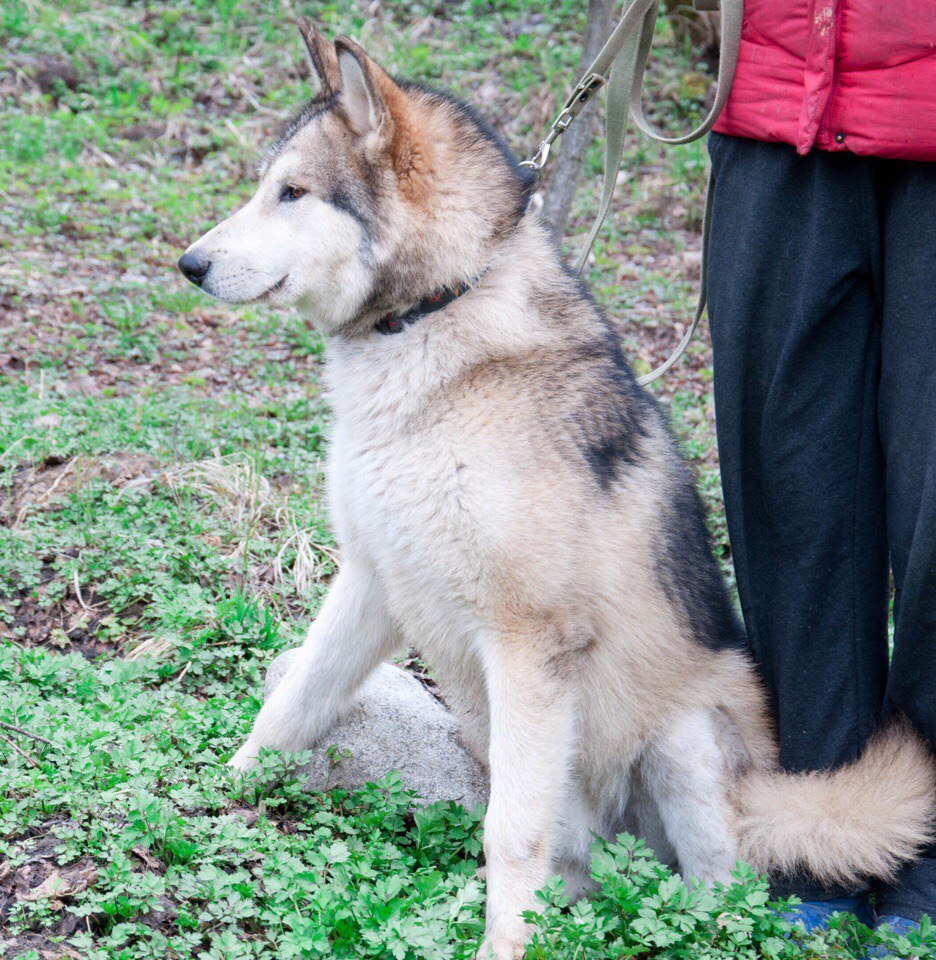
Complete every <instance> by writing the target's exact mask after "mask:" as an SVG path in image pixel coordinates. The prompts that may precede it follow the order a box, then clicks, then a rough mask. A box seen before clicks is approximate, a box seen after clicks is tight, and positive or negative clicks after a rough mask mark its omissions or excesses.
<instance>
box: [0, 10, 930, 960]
mask: <svg viewBox="0 0 936 960" xmlns="http://www.w3.org/2000/svg"><path fill="white" fill-rule="evenodd" d="M299 13H306V14H309V15H311V16H313V17H314V18H315V19H316V20H317V21H318V22H319V23H320V24H322V25H323V26H324V28H325V29H326V30H327V31H329V32H331V33H333V34H337V33H340V32H346V33H349V34H351V35H353V36H357V37H360V38H361V39H362V40H363V42H364V43H365V44H366V45H367V46H368V47H369V48H370V49H371V50H372V52H373V53H374V54H375V55H376V56H378V57H379V58H381V59H382V60H383V61H384V62H385V63H386V64H387V65H388V66H390V67H391V68H392V69H395V70H397V71H398V72H400V73H402V74H406V75H410V76H415V77H418V78H421V79H425V80H428V81H430V82H437V83H440V84H443V85H445V86H447V87H450V88H452V89H454V90H455V91H456V92H458V93H460V94H462V95H464V96H466V97H469V98H470V99H471V100H472V101H473V102H474V103H475V104H476V105H477V106H478V107H479V108H480V109H481V111H482V112H483V113H485V114H486V115H487V116H488V117H490V118H491V119H492V121H493V122H495V123H496V124H497V126H498V127H499V128H500V129H501V130H502V132H503V133H504V134H505V136H506V137H507V138H508V140H509V141H510V143H511V144H512V145H513V146H514V148H515V149H517V150H518V152H522V153H527V152H529V150H530V149H531V148H532V146H533V145H534V143H535V142H536V141H537V139H538V137H539V135H540V132H541V131H542V129H543V128H544V126H545V125H546V123H547V122H548V121H549V119H551V117H552V116H553V115H554V113H555V109H556V103H557V101H558V100H560V99H561V98H562V96H563V95H564V91H565V89H566V87H567V86H568V84H569V83H570V81H571V78H572V73H573V71H574V67H575V63H576V60H577V56H578V48H577V44H578V41H579V36H580V33H581V30H582V27H583V17H584V4H583V3H579V2H572V0H562V2H560V3H553V4H541V3H534V2H532V0H503V2H496V3H495V2H489V0H453V2H450V3H446V4H438V3H434V2H432V3H430V2H425V0H401V2H394V3H391V2H375V3H363V2H362V3H358V2H355V0H331V2H324V3H320V2H312V3H310V4H307V5H305V6H303V7H302V9H300V8H299V7H295V6H293V5H290V4H282V5H280V4H275V5H274V4H271V3H264V2H261V0H247V2H234V0H225V2H220V3H212V2H208V0H189V2H183V0H170V2H167V3H160V4H150V3H127V4H108V3H103V2H100V0H69V2H67V3H51V2H43V0H4V2H3V3H2V4H0V50H2V53H3V56H2V58H0V129H2V131H3V132H2V135H0V200H2V202H0V956H4V957H28V958H30V960H47V958H58V957H61V958H81V960H105V958H107V960H145V958H146V960H149V958H152V960H156V958H159V960H163V958H176V960H190V958H199V960H203V958H204V960H239V958H256V960H288V958H293V957H297V958H298V957H302V958H305V957H310V958H314V957H337V958H357V957H362V958H363V957H368V958H381V960H383V958H394V960H418V958H425V960H436V958H438V960H448V958H452V960H456V958H471V957H472V956H473V954H474V951H475V950H476V949H477V945H478V942H479V937H480V934H481V931H482V918H483V901H484V880H483V877H482V876H480V875H479V873H478V868H479V866H481V863H482V855H481V849H482V848H481V818H482V811H481V810H477V809H476V810H464V809H461V808H459V807H457V806H455V805H451V804H449V805H444V804H443V805H436V806H434V807H431V808H428V809H427V808H421V807H419V806H418V805H414V802H413V801H414V798H413V796H412V795H411V794H410V793H409V792H408V791H407V789H406V785H405V784H404V783H401V782H400V780H399V777H398V776H396V775H394V774H393V773H392V772H391V773H389V774H388V776H387V777H386V778H385V779H384V780H383V781H382V782H381V783H379V784H375V785H371V786H368V787H366V788H364V789H362V790H360V791H358V792H356V793H353V794H350V793H348V792H344V791H332V792H330V793H327V794H317V795H307V794H304V793H303V792H302V791H301V790H300V789H299V785H298V780H297V774H296V771H297V768H298V766H299V764H300V763H301V760H302V757H301V756H300V757H283V756H278V755H273V754H271V755H269V756H266V757H265V758H264V760H263V763H262V764H261V767H260V769H259V770H257V771H255V772H253V773H251V774H250V775H247V776H235V775H233V774H231V773H230V772H229V771H228V770H227V769H226V768H225V767H224V765H223V764H224V761H225V760H226V759H227V758H228V757H229V756H230V755H231V753H232V752H233V750H234V749H235V746H236V745H237V744H238V742H239V741H240V740H241V739H242V738H243V737H244V736H245V734H246V733H247V731H248V729H249V726H250V723H251V721H252V719H253V717H254V716H255V714H256V712H257V710H258V709H259V706H260V700H259V696H260V689H261V681H262V676H263V673H264V670H265V668H266V666H267V665H268V664H269V662H270V661H271V660H272V658H273V657H274V656H275V655H276V654H277V653H278V652H280V651H282V650H283V649H285V648H287V647H289V646H293V645H295V644H297V643H298V642H300V641H301V637H302V634H303V631H304V628H305V626H306V624H307V623H308V622H309V620H310V619H311V618H312V617H314V615H315V613H316V611H317V609H318V606H319V604H320V602H321V598H322V595H323V592H324V588H325V584H326V583H327V581H328V578H329V577H330V576H331V574H332V573H333V572H334V569H335V566H336V563H337V562H338V560H339V558H338V554H337V551H336V548H335V545H334V543H333V542H332V540H331V536H330V534H329V531H328V526H327V516H326V512H325V508H324V506H323V503H322V466H321V460H322V456H323V452H324V444H325V439H324V438H325V436H326V435H327V426H328V410H327V407H326V405H325V403H324V401H323V399H322V397H321V395H320V389H319V382H320V380H319V373H320V365H321V357H322V350H323V345H322V343H321V341H320V340H319V338H318V336H317V335H316V334H315V333H314V332H312V331H310V330H309V329H307V328H306V326H305V325H304V324H303V323H302V322H301V319H300V318H298V317H297V316H294V315H284V314H274V313H271V312H269V311H267V310H265V309H261V308H250V307H246V308H239V309H236V310H235V309H229V308H227V307H224V306H222V305H219V304H217V303H214V302H211V301H209V300H208V299H207V298H205V297H203V296H202V295H201V294H200V293H199V292H198V291H194V290H192V289H191V288H190V287H188V286H186V285H185V283H184V281H183V280H182V279H181V278H180V277H178V276H177V275H176V273H175V272H174V267H173V265H174V263H175V260H176V259H177V257H178V255H179V252H180V250H181V249H183V248H184V246H185V245H186V244H187V243H188V242H189V241H190V240H191V239H192V238H193V237H196V236H198V235H199V234H200V233H201V232H203V230H204V229H205V228H206V227H207V226H208V225H210V224H211V223H213V222H216V221H217V220H218V219H219V218H220V217H221V216H223V215H224V214H225V213H226V212H228V211H230V210H232V209H233V208H235V207H236V206H237V205H238V204H239V203H240V202H242V201H243V200H244V199H245V198H246V197H247V196H248V195H249V193H250V189H251V180H252V170H253V168H254V165H255V163H256V161H257V160H258V159H259V156H260V153H261V144H262V143H263V141H264V140H265V139H266V138H267V137H268V136H270V135H271V134H273V133H274V132H275V130H276V129H277V128H278V126H279V125H280V124H281V123H282V122H283V120H284V119H285V118H286V116H287V115H288V114H289V113H290V112H291V111H292V110H293V109H294V108H295V107H296V106H297V105H298V104H299V103H301V102H302V100H303V99H304V98H305V96H306V95H307V89H306V86H305V83H306V81H305V79H304V77H303V71H302V68H301V62H302V61H301V56H300V44H299V42H298V39H297V37H296V35H295V31H294V26H293V22H292V21H293V19H294V17H295V16H296V15H298V14H299ZM707 80H708V77H707V74H706V67H705V65H704V64H701V63H698V62H696V61H695V60H694V59H693V57H692V54H691V52H690V51H688V50H685V49H682V48H680V47H679V46H678V45H676V44H674V43H672V42H671V43H670V44H669V45H668V46H666V47H665V49H664V51H663V56H662V58H661V62H660V64H659V65H658V66H657V67H655V73H654V77H653V85H654V90H655V91H656V93H657V95H658V104H659V105H658V107H657V108H656V111H655V113H656V115H657V119H658V120H660V121H661V122H664V123H666V122H673V123H677V122H683V121H685V120H687V119H689V118H690V117H691V116H693V115H695V114H697V113H698V111H699V110H700V109H701V107H702V106H703V101H704V97H705V90H706V89H707ZM587 165H588V170H589V172H590V173H591V174H595V173H597V171H598V169H599V166H600V148H599V146H598V145H597V144H596V146H595V148H594V149H593V151H592V152H591V153H590V154H589V156H588V159H587ZM705 169H706V160H705V154H704V150H703V149H702V148H701V147H698V146H694V147H692V148H690V149H688V150H686V151H683V152H670V153H664V152H662V151H661V150H660V149H659V148H658V147H656V146H655V145H653V146H651V145H648V144H646V143H641V142H640V141H639V140H638V139H637V138H634V139H633V140H632V142H631V144H630V146H629V153H628V159H627V162H626V164H625V173H624V176H623V177H622V185H621V197H620V207H621V211H622V212H621V215H619V216H617V217H614V218H612V221H611V222H609V224H608V226H607V227H606V228H605V230H604V231H603V233H602V235H601V237H600V239H599V243H598V245H597V248H596V251H595V255H594V258H593V261H592V262H591V263H590V266H589V270H590V277H591V280H592V281H593V283H594V285H595V288H596V292H597V293H598V295H599V296H600V297H601V298H602V300H603V301H604V302H605V303H606V304H607V305H608V307H609V309H610V310H611V311H612V312H613V314H614V316H615V317H616V318H617V322H618V329H619V332H620V335H621V338H622V340H623V342H624V344H625V349H626V350H627V352H628V354H629V355H630V356H631V357H632V358H633V362H634V365H635V367H636V368H637V369H638V370H640V371H643V370H646V369H649V367H650V365H651V363H652V362H653V361H655V360H657V359H659V358H660V357H661V356H662V355H664V354H665V353H666V352H667V351H668V349H669V347H670V346H671V345H672V343H674V342H675V341H676V340H677V339H678V337H679V335H680V333H681V330H680V329H677V328H676V327H675V326H674V323H676V324H678V323H679V322H685V319H686V318H687V317H688V316H689V314H690V304H691V300H692V297H693V291H694V282H695V278H696V277H697V273H698V250H699V237H698V227H699V215H700V210H701V190H702V186H703V184H704V179H705ZM547 187H548V183H547ZM595 192H596V191H595V188H594V186H593V185H589V186H586V187H585V188H584V189H583V190H582V191H581V192H580V196H579V198H578V200H577V201H576V205H575V207H574V209H573V218H572V227H571V233H572V238H571V241H570V244H571V245H574V244H575V243H576V242H577V240H578V239H580V237H581V235H582V233H583V231H584V230H585V229H586V227H587V224H588V220H589V215H590V214H591V212H592V211H593V210H594V206H595V199H596V198H595ZM638 228H639V229H638ZM674 318H675V319H674ZM710 366H711V360H710V356H709V349H708V345H707V342H706V340H705V339H704V337H703V338H701V339H700V340H699V341H698V343H697V344H696V345H694V346H693V348H692V350H691V352H690V355H689V357H688V359H687V361H686V363H685V364H684V365H683V366H681V367H680V368H679V370H678V372H677V373H676V374H675V375H674V376H672V377H670V378H668V379H667V380H666V381H665V382H663V383H662V384H660V385H658V386H657V387H655V388H654V389H655V390H656V392H657V395H658V398H659V400H660V402H661V403H663V404H664V405H666V406H667V408H668V409H669V411H670V413H671V416H672V420H673V423H674V426H675V428H676V429H677V431H678V433H679V435H680V436H681V438H682V439H683V441H684V449H685V452H686V455H687V456H688V457H689V459H690V460H691V462H692V463H693V465H694V466H695V468H696V471H697V475H698V477H699V482H700V485H701V488H702V490H703V494H704V496H705V500H706V504H707V506H708V507H709V518H710V523H711V527H712V531H713V535H714V537H715V541H716V545H717V549H718V552H719V555H720V557H721V559H722V560H723V563H724V566H725V570H726V573H727V574H728V575H730V552H729V549H728V544H727V537H726V534H725V527H724V518H723V511H722V510H721V505H720V495H719V492H718V474H717V454H716V451H715V448H714V444H713V440H712V422H711V421H712V400H711V391H710V380H711V370H710ZM593 869H594V877H595V880H596V892H595V895H594V896H593V897H591V898H590V899H588V900H585V901H581V902H579V903H576V904H570V903H569V902H568V899H567V897H566V895H565V893H564V891H563V889H562V885H561V882H559V881H558V880H556V881H551V882H550V883H549V884H548V885H547V887H546V889H544V890H543V892H542V911H541V912H540V913H538V914H537V915H535V916H533V917H532V918H531V922H532V923H533V926H534V936H533V939H532V941H531V944H530V947H529V950H528V953H527V956H528V957H529V958H537V960H592V958H593V960H598V958H615V960H616V958H624V957H648V958H649V957H653V958H684V957H685V958H688V957H693V958H695V957H698V958H711V960H748V958H752V960H753V958H770V960H785V958H794V957H806V958H819V957H823V958H858V957H863V956H865V955H866V950H867V945H868V944H869V942H871V940H872V936H871V934H870V933H869V932H868V931H866V930H864V929H862V928H861V927H860V926H859V925H858V924H856V923H855V921H854V920H852V919H851V918H847V917H843V918H841V919H840V920H839V921H838V922H836V923H835V924H833V926H832V928H831V929H830V930H829V931H828V932H826V933H823V934H821V935H816V936H805V935H803V934H802V932H801V931H798V929H796V928H794V927H792V926H791V925H790V924H789V923H787V922H786V921H784V920H783V919H781V917H780V916H779V914H778V910H779V909H780V908H779V907H778V905H776V904H771V903H770V901H769V898H768V893H767V888H766V885H765V883H764V882H763V881H762V880H761V879H760V878H758V877H756V876H754V875H752V874H751V872H750V871H749V870H747V869H746V868H744V867H743V866H741V867H739V869H738V872H737V875H736V878H735V880H734V882H733V883H732V884H731V885H729V886H727V887H723V888H718V889H716V890H713V891H706V890H701V889H696V888H693V887H687V886H686V885H685V884H684V883H683V882H682V881H681V880H680V879H679V878H678V877H676V876H674V875H673V874H672V873H671V872H670V871H669V870H668V869H666V868H665V867H663V866H661V865H660V864H659V863H657V862H656V861H655V859H654V858H653V856H652V854H651V853H650V852H649V851H647V850H646V848H645V847H644V846H643V845H642V844H640V843H639V842H637V841H635V840H633V839H632V838H629V837H625V836H622V837H620V838H618V839H617V841H616V842H615V843H610V844H609V843H596V846H595V854H594V863H593ZM874 942H876V943H878V944H879V945H880V944H886V946H885V947H884V949H885V950H886V952H887V953H888V955H891V956H896V957H919V956H930V955H933V954H934V948H936V932H934V931H933V928H932V927H931V926H930V925H928V924H927V925H925V926H924V927H923V928H922V929H921V931H920V932H919V934H914V935H913V936H912V937H910V938H890V939H888V938H887V937H886V936H881V935H876V940H875V941H874Z"/></svg>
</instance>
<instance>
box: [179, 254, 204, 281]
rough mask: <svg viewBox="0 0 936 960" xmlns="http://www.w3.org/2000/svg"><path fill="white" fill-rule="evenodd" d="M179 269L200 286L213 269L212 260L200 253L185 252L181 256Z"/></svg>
mask: <svg viewBox="0 0 936 960" xmlns="http://www.w3.org/2000/svg"><path fill="white" fill-rule="evenodd" d="M179 269H180V270H181V271H182V274H183V276H185V277H186V279H188V280H191V281H192V283H194V284H195V286H197V287H200V286H201V285H202V281H203V280H204V279H205V277H206V276H208V271H209V270H210V269H211V261H210V260H209V259H208V258H207V257H206V256H204V255H203V254H200V253H183V254H182V256H181V257H179Z"/></svg>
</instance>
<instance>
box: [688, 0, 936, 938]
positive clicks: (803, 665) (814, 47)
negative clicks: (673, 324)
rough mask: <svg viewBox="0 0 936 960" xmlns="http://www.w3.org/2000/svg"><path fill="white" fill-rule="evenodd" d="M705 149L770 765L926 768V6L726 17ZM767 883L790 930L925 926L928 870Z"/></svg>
mask: <svg viewBox="0 0 936 960" xmlns="http://www.w3.org/2000/svg"><path fill="white" fill-rule="evenodd" d="M709 149H710V154H711V159H712V171H713V177H714V182H713V190H714V193H713V207H712V224H711V236H710V246H709V272H708V277H709V279H708V283H707V299H708V305H709V317H710V324H711V331H712V342H713V348H714V365H715V366H714V369H715V378H714V385H715V409H716V419H717V432H718V447H719V453H720V461H721V470H722V481H723V487H724V494H725V507H726V511H727V518H728V530H729V535H730V540H731V545H732V552H733V555H734V562H735V568H736V571H737V579H738V591H739V594H740V598H741V605H742V609H743V614H744V620H745V624H746V626H747V630H748V634H749V637H750V641H751V644H752V646H753V649H754V652H755V656H756V658H757V661H758V664H759V666H760V670H761V673H762V676H763V678H764V681H765V683H766V686H767V688H768V691H769V693H770V695H771V698H772V703H773V708H774V713H775V719H776V723H777V730H778V735H779V742H780V760H781V764H782V766H783V767H784V768H785V769H787V770H790V771H808V770H826V769H831V768H834V767H837V766H840V765H842V764H846V763H848V762H849V761H852V760H854V759H855V758H856V757H857V756H858V755H859V754H860V753H861V751H862V748H863V746H864V744H865V742H866V741H867V739H868V737H869V736H870V734H871V733H872V731H873V730H874V729H875V728H876V727H877V726H878V725H879V724H880V723H881V722H882V721H883V720H884V719H885V718H886V717H887V716H888V715H890V714H891V713H893V712H901V713H903V714H905V715H906V717H907V718H908V719H909V720H910V722H911V723H912V724H913V725H914V726H915V727H916V728H917V729H918V730H919V731H920V732H921V733H922V734H923V735H924V736H925V737H926V738H927V739H928V740H929V742H930V743H932V744H934V745H936V163H934V161H936V3H934V2H933V0H888V2H887V3H881V2H878V0H794V2H791V3H782V4H781V3H776V2H775V0H747V2H746V4H745V11H744V24H743V35H742V40H741V49H740V56H739V61H738V67H737V73H736V76H735V80H734V84H733V87H732V90H731V96H730V99H729V101H728V104H727V106H726V108H725V110H724V112H723V114H722V116H721V118H720V119H719V121H718V123H717V124H716V126H715V132H713V133H712V135H711V137H710V143H709ZM890 574H892V575H893V585H894V592H893V620H894V637H893V658H892V660H891V662H890V663H888V605H889V597H890ZM775 880H776V882H775V885H774V886H775V890H776V892H777V893H778V894H782V895H789V894H796V895H798V896H800V897H801V898H802V899H803V900H804V901H807V902H806V903H805V904H804V906H803V908H802V918H803V920H804V921H805V922H806V924H807V926H814V925H818V924H821V923H822V922H824V920H825V919H827V917H828V916H829V915H830V914H831V912H832V911H834V910H850V911H851V912H854V913H856V914H857V915H858V916H859V917H860V918H861V919H863V920H864V921H865V922H866V923H871V922H873V920H874V915H873V914H872V912H871V906H870V902H869V899H868V895H869V893H873V894H874V902H875V904H876V915H877V920H878V922H879V923H880V922H890V923H891V924H892V925H893V926H896V927H897V928H898V929H900V928H906V927H907V926H909V925H910V924H912V923H914V922H917V921H918V920H919V918H920V916H921V915H922V914H924V913H926V914H929V915H930V916H931V917H936V847H934V848H932V849H929V850H927V851H925V852H924V854H923V856H921V857H920V858H919V860H918V861H916V862H915V863H912V864H910V865H908V866H906V867H905V868H904V869H903V870H902V871H901V872H900V874H899V875H898V876H897V877H896V878H895V879H894V881H893V882H891V883H887V884H881V885H879V886H878V887H877V888H876V889H874V890H873V891H871V890H867V889H858V890H855V889H841V888H837V889H829V888H822V887H820V886H818V885H817V884H815V883H814V882H812V881H811V880H810V879H809V878H808V877H805V878H804V877H788V878H784V877H779V878H775Z"/></svg>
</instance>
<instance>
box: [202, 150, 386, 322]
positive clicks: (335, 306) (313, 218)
mask: <svg viewBox="0 0 936 960" xmlns="http://www.w3.org/2000/svg"><path fill="white" fill-rule="evenodd" d="M300 159H301V158H300V156H299V152H298V150H296V149H292V150H287V151H285V152H284V153H283V154H282V155H281V156H279V157H277V159H276V160H275V161H274V163H273V164H272V165H271V167H270V168H269V169H268V170H267V171H266V173H265V174H264V176H263V180H262V181H261V183H260V186H259V188H258V189H257V192H256V194H254V196H253V198H252V199H251V200H250V202H249V203H247V205H246V206H244V207H242V208H241V209H240V210H238V211H237V213H235V214H233V215H232V216H230V217H228V218H227V220H224V221H222V222H221V223H219V224H218V225H217V226H216V227H214V229H212V230H209V231H208V233H206V234H205V235H204V236H203V237H201V239H199V240H196V241H195V243H193V244H192V245H191V246H190V247H189V248H188V250H187V251H186V253H197V254H200V255H202V256H204V257H206V258H207V259H208V260H210V262H211V268H210V270H209V271H208V275H207V276H206V277H205V280H204V282H203V283H202V289H203V290H204V291H205V292H206V293H210V294H211V295H212V296H214V297H217V298H218V299H219V300H225V301H227V302H228V303H248V302H252V301H261V300H262V301H264V302H268V303H275V304H284V305H285V304H295V303H299V304H300V305H301V307H302V308H303V312H305V313H306V314H308V316H309V317H310V319H311V320H313V321H314V322H315V323H316V324H318V325H319V326H321V327H322V328H323V329H326V330H327V329H333V328H335V327H336V326H340V325H341V324H342V323H346V322H348V321H349V320H351V319H353V318H354V316H355V315H356V312H357V311H358V310H359V309H360V306H361V304H362V303H363V302H364V300H365V299H366V297H367V296H368V294H369V292H370V284H371V274H370V271H369V270H368V269H367V267H366V266H365V264H364V263H363V262H362V261H361V259H360V256H359V250H360V247H361V240H362V237H361V227H360V225H359V224H358V223H357V222H356V221H355V220H354V218H353V217H351V216H350V215H349V214H347V213H346V212H345V211H342V210H339V209H338V208H337V207H335V206H333V205H332V204H330V203H327V202H326V201H325V200H323V199H322V198H321V197H320V196H317V195H316V190H315V186H316V185H315V184H312V183H308V182H306V180H305V179H304V178H303V177H302V176H301V175H300V173H299V172H298V171H299V169H300ZM286 184H292V185H295V186H298V187H303V188H304V189H306V190H307V191H308V192H307V193H306V194H305V195H304V196H302V197H300V198H299V199H298V200H282V199H280V197H281V193H282V190H283V187H284V186H285V185H286Z"/></svg>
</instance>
